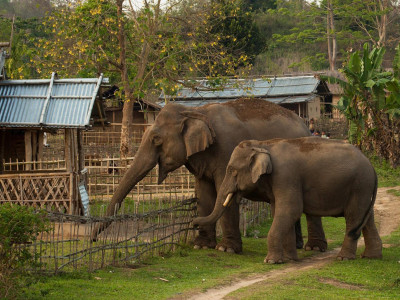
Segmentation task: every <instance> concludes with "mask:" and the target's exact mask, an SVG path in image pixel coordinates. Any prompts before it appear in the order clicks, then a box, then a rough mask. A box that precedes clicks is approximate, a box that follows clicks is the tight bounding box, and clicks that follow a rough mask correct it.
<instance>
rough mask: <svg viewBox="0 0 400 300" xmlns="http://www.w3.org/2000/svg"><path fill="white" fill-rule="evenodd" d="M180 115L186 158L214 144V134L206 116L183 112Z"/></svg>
mask: <svg viewBox="0 0 400 300" xmlns="http://www.w3.org/2000/svg"><path fill="white" fill-rule="evenodd" d="M181 115H183V116H184V119H183V121H182V124H181V131H182V135H183V140H184V143H185V146H186V157H187V158H188V157H189V156H191V155H193V154H195V153H197V152H201V151H204V150H205V149H207V148H208V147H209V146H210V145H211V144H212V143H213V142H214V138H215V132H214V129H213V128H212V127H211V125H210V122H209V120H208V117H207V116H206V115H204V114H202V113H199V112H195V111H184V112H182V113H181Z"/></svg>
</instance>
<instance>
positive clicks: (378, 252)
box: [361, 248, 382, 259]
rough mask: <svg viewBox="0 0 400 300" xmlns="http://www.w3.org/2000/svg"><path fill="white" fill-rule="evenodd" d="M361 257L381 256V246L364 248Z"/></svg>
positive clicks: (376, 257) (379, 257)
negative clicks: (378, 247)
mask: <svg viewBox="0 0 400 300" xmlns="http://www.w3.org/2000/svg"><path fill="white" fill-rule="evenodd" d="M361 258H369V259H381V258H382V248H381V249H375V250H369V249H365V251H364V252H363V253H362V254H361Z"/></svg>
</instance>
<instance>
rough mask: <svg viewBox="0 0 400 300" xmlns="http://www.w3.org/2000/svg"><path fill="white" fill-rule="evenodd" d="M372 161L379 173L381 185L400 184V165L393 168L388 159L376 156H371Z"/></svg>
mask: <svg viewBox="0 0 400 300" xmlns="http://www.w3.org/2000/svg"><path fill="white" fill-rule="evenodd" d="M370 161H371V163H372V165H373V166H374V168H375V171H376V174H377V175H378V183H379V187H392V186H398V185H400V167H397V168H392V167H391V166H390V164H389V163H388V162H387V161H385V160H382V159H380V158H378V157H376V156H372V157H370Z"/></svg>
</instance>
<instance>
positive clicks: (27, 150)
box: [25, 130, 32, 171]
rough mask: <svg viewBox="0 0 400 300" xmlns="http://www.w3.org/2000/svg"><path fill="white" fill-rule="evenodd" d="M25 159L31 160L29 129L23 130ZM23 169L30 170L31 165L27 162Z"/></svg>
mask: <svg viewBox="0 0 400 300" xmlns="http://www.w3.org/2000/svg"><path fill="white" fill-rule="evenodd" d="M25 161H26V162H27V163H29V162H32V132H31V131H29V130H27V131H25ZM25 169H26V170H27V171H28V170H31V165H30V164H27V165H26V166H25Z"/></svg>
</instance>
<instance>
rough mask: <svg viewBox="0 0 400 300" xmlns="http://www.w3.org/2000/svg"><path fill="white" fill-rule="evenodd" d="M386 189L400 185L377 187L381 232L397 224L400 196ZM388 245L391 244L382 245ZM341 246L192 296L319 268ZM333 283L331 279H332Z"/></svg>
mask: <svg viewBox="0 0 400 300" xmlns="http://www.w3.org/2000/svg"><path fill="white" fill-rule="evenodd" d="M389 190H396V191H400V187H394V188H379V189H378V194H377V199H376V202H375V207H374V211H375V221H376V223H377V226H378V230H379V233H380V235H381V236H386V235H389V234H390V233H391V232H393V231H394V230H396V229H397V228H398V227H399V226H400V197H397V196H395V195H394V194H393V193H390V192H388V191H389ZM361 244H363V239H362V238H361V239H360V240H359V245H361ZM383 246H384V247H390V245H385V244H384V245H383ZM339 250H340V248H336V249H334V250H331V251H328V252H325V253H318V254H315V255H313V256H312V257H308V258H305V259H302V260H300V261H298V262H292V263H288V264H287V267H285V268H284V269H279V270H273V271H270V272H268V273H264V274H258V275H255V276H252V277H248V278H245V279H242V280H238V281H235V283H234V284H231V285H228V286H221V287H217V288H213V289H209V290H208V291H206V292H205V293H202V294H197V295H194V296H192V297H191V298H190V299H191V300H209V299H213V300H216V299H223V298H224V297H225V296H226V295H228V294H229V293H231V292H233V291H235V290H238V289H240V288H243V287H247V286H250V285H253V284H255V283H258V282H260V281H264V280H269V281H270V280H271V279H274V281H277V280H282V279H285V276H289V275H292V274H293V272H294V271H295V272H296V273H297V274H298V273H299V272H304V271H307V270H310V269H317V268H321V267H323V266H325V265H327V264H328V263H330V262H332V261H333V260H335V259H336V255H337V253H338V252H339ZM332 284H334V283H332Z"/></svg>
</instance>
